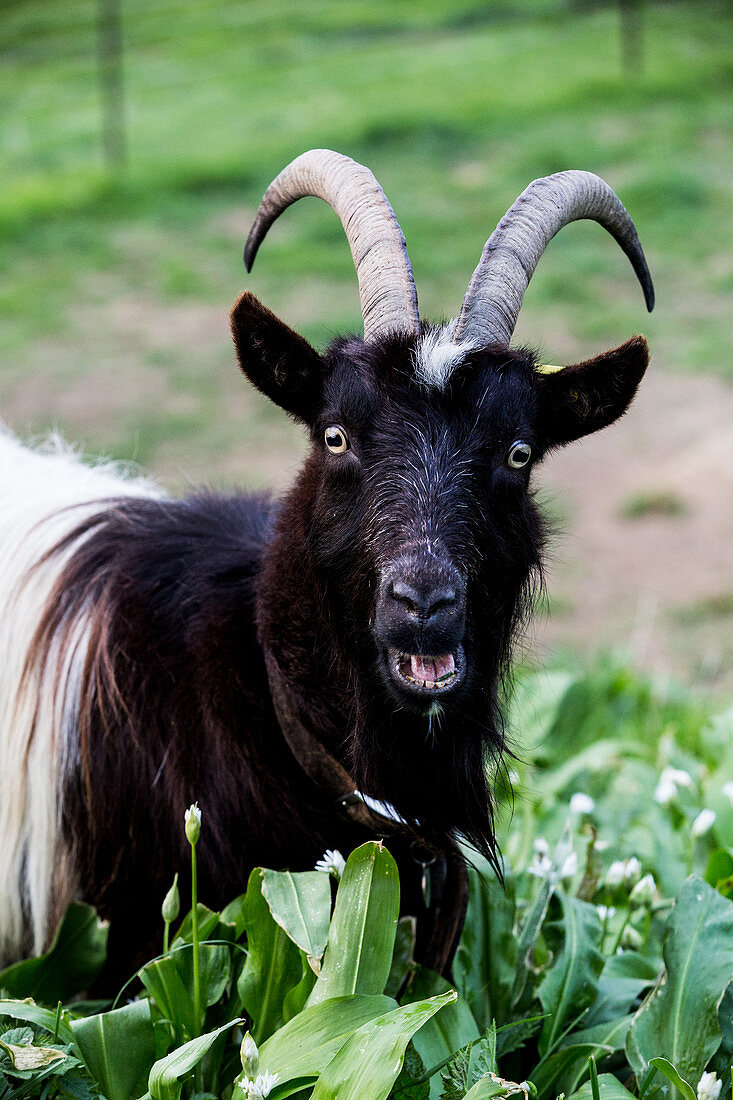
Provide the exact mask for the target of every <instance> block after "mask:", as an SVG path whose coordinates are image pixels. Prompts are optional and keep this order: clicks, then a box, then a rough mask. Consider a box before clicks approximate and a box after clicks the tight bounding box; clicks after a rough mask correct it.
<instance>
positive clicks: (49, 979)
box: [0, 902, 108, 1005]
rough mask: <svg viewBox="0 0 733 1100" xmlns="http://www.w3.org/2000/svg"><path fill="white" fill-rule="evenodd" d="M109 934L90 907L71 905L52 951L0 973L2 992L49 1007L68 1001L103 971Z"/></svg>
mask: <svg viewBox="0 0 733 1100" xmlns="http://www.w3.org/2000/svg"><path fill="white" fill-rule="evenodd" d="M107 934H108V927H107V924H106V922H104V921H101V920H100V919H99V917H98V916H97V914H96V912H95V910H94V909H93V908H92V907H91V905H83V904H82V903H81V902H72V904H71V905H70V906H69V908H68V909H67V910H66V915H65V916H64V919H63V921H62V922H61V925H60V927H59V929H58V931H57V933H56V936H55V938H54V941H53V943H52V944H51V947H50V948H49V950H48V951H47V952H46V953H45V954H44V955H39V956H38V957H37V958H35V959H25V960H23V962H18V963H14V964H13V966H9V967H8V968H7V969H6V970H3V971H0V989H4V990H5V991H6V992H7V993H10V994H11V996H13V997H18V998H21V999H22V998H24V997H32V998H33V999H34V1000H35V1001H43V1003H44V1004H49V1005H56V1004H57V1003H58V1002H59V1001H67V1000H68V999H69V998H70V997H73V996H74V994H75V993H82V992H83V991H84V990H85V989H87V988H88V987H89V986H90V985H91V984H92V982H93V981H94V979H95V978H96V977H97V975H98V974H99V972H100V970H101V969H102V966H103V964H104V960H105V958H106V957H107Z"/></svg>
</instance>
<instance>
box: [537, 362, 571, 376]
mask: <svg viewBox="0 0 733 1100" xmlns="http://www.w3.org/2000/svg"><path fill="white" fill-rule="evenodd" d="M535 370H536V371H537V373H538V374H556V373H557V372H558V371H559V370H565V367H558V366H555V364H554V363H538V364H537V366H536V367H535Z"/></svg>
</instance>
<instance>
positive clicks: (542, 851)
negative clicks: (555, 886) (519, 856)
mask: <svg viewBox="0 0 733 1100" xmlns="http://www.w3.org/2000/svg"><path fill="white" fill-rule="evenodd" d="M551 870H552V860H551V859H550V845H549V844H548V843H547V841H546V840H545V838H544V837H543V836H538V837H536V838H535V840H534V842H533V844H532V862H531V863H530V865H529V867H528V868H527V871H528V872H529V874H530V875H536V876H537V878H546V877H547V875H549V873H550V871H551Z"/></svg>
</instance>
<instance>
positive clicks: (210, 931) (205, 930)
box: [171, 902, 224, 947]
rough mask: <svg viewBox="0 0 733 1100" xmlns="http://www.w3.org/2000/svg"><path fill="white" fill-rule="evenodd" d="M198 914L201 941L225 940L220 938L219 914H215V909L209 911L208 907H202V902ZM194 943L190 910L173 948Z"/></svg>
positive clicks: (197, 908) (198, 907) (182, 923)
mask: <svg viewBox="0 0 733 1100" xmlns="http://www.w3.org/2000/svg"><path fill="white" fill-rule="evenodd" d="M196 913H197V915H198V918H199V940H207V939H209V937H212V938H214V939H223V938H224V937H222V936H219V935H218V934H217V933H218V925H219V914H218V913H215V912H214V911H213V909H209V908H208V906H206V905H202V904H201V902H199V903H198V905H197V906H196ZM192 942H193V913H192V911H191V910H189V912H188V913H186V916H185V917H184V918H183V920H182V921H181V925H180V928H179V929H178V931H177V932H176V936H175V939H174V940H173V943H172V945H171V946H172V947H176V946H178V945H179V944H182V943H192Z"/></svg>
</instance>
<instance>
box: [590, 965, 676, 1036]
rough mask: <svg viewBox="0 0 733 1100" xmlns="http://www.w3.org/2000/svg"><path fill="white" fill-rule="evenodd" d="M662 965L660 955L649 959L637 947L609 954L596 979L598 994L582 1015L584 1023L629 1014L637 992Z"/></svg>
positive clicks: (648, 982) (614, 1018) (652, 978)
mask: <svg viewBox="0 0 733 1100" xmlns="http://www.w3.org/2000/svg"><path fill="white" fill-rule="evenodd" d="M662 965H663V964H662V961H661V959H660V960H657V959H649V958H647V957H646V956H644V955H640V954H639V953H638V952H636V951H625V952H623V953H622V954H620V955H611V956H609V957H608V958H607V959H606V962H605V965H604V967H603V971H602V973H601V980H600V981H599V983H598V996H597V997H596V999H595V1001H594V1002H593V1004H592V1006H591V1008H590V1011H589V1012H588V1013H587V1014H586V1015H585V1016H584V1017H583V1027H584V1028H591V1027H595V1026H596V1025H597V1024H604V1023H606V1022H607V1021H609V1020H617V1019H618V1017H619V1016H626V1015H628V1013H629V1012H631V1010H632V1008H633V1007H634V1003H635V1002H636V1000H637V998H638V997H639V996H640V994H641V993H643V992H644V990H645V989H647V988H648V987H649V986H650V985H652V984H653V983H654V982H655V981H656V980H657V978H658V977H659V973H660V971H661V969H662Z"/></svg>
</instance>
